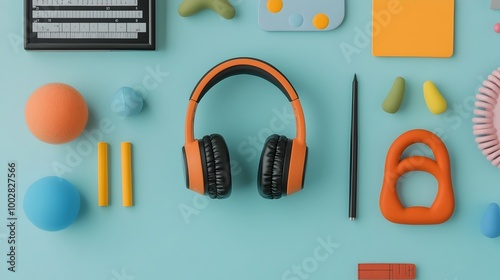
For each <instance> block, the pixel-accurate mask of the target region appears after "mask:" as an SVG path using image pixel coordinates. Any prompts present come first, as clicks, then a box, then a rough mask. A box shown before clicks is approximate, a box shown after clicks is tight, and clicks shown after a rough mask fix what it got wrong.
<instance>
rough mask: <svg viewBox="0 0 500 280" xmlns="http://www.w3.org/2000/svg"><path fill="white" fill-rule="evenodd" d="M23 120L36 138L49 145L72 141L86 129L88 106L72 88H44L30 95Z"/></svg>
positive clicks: (57, 84)
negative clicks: (24, 119)
mask: <svg viewBox="0 0 500 280" xmlns="http://www.w3.org/2000/svg"><path fill="white" fill-rule="evenodd" d="M24 116H25V118H26V123H27V125H28V128H29V130H30V131H31V133H33V135H35V137H36V138H38V139H40V140H41V141H43V142H46V143H50V144H62V143H66V142H69V141H71V140H74V139H75V138H77V137H78V136H79V135H80V134H81V133H82V132H83V130H84V129H85V126H86V125H87V120H88V109H87V104H86V103H85V99H84V98H83V96H82V95H81V94H80V93H79V92H78V91H77V90H76V89H74V88H73V87H71V86H69V85H67V84H62V83H51V84H46V85H44V86H42V87H40V88H38V89H37V90H35V92H33V94H32V95H31V96H30V98H29V99H28V102H27V103H26V108H25V110H24Z"/></svg>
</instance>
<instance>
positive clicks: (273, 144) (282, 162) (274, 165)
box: [257, 134, 292, 199]
mask: <svg viewBox="0 0 500 280" xmlns="http://www.w3.org/2000/svg"><path fill="white" fill-rule="evenodd" d="M291 145H292V141H291V140H289V139H288V138H287V137H286V136H279V135H277V134H273V135H271V136H269V137H268V138H267V140H266V143H265V144H264V149H263V150H262V154H261V157H260V163H259V174H258V177H257V188H258V190H259V194H260V195H261V196H262V197H263V198H267V199H278V198H281V196H282V195H283V194H286V189H287V180H288V166H287V165H288V164H289V158H290V153H291ZM287 159H288V160H287Z"/></svg>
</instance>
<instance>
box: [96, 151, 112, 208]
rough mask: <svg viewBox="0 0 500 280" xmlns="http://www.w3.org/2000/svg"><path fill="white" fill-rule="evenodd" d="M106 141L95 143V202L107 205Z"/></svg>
mask: <svg viewBox="0 0 500 280" xmlns="http://www.w3.org/2000/svg"><path fill="white" fill-rule="evenodd" d="M108 194H109V190H108V143H106V142H99V143H97V204H98V205H99V206H108V201H109V196H108Z"/></svg>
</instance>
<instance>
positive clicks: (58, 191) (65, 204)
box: [24, 176, 80, 231]
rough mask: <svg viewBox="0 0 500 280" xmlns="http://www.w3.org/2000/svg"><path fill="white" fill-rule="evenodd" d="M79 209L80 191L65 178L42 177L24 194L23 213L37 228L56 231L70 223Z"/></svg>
mask: <svg viewBox="0 0 500 280" xmlns="http://www.w3.org/2000/svg"><path fill="white" fill-rule="evenodd" d="M79 211H80V193H79V192H78V190H77V189H76V188H75V186H73V185H72V184H71V183H70V182H68V181H67V180H66V179H63V178H61V177H56V176H49V177H44V178H41V179H39V180H38V181H36V182H35V183H33V184H32V185H31V186H30V187H29V188H28V191H26V194H25V195H24V213H25V214H26V217H28V219H29V220H30V221H31V222H32V223H33V224H34V225H35V226H36V227H38V228H40V229H43V230H46V231H58V230H61V229H64V228H66V227H68V226H69V225H71V224H72V223H73V221H74V220H75V219H76V217H77V216H78V212H79Z"/></svg>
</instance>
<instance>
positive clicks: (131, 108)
mask: <svg viewBox="0 0 500 280" xmlns="http://www.w3.org/2000/svg"><path fill="white" fill-rule="evenodd" d="M142 106H144V100H143V99H142V96H141V95H140V94H139V93H138V92H137V91H135V90H134V89H132V88H129V87H122V88H120V89H119V90H118V91H116V93H115V97H114V99H113V103H112V104H111V109H112V110H113V112H115V113H117V114H118V115H120V116H121V117H123V118H125V117H128V116H133V115H137V114H139V113H140V112H141V110H142Z"/></svg>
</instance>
